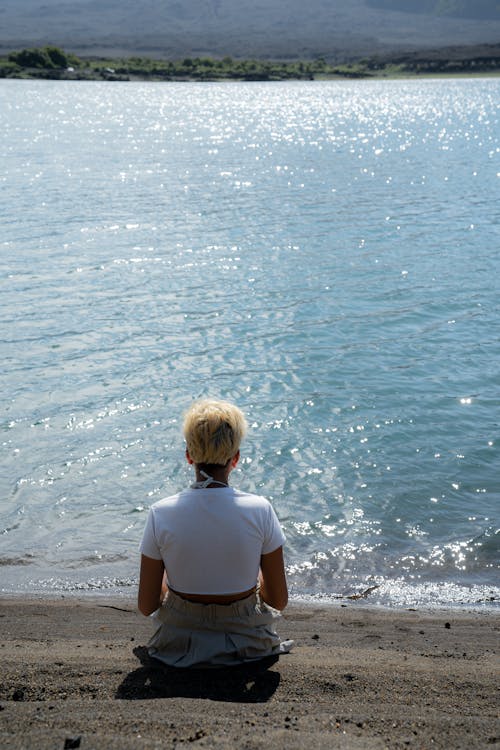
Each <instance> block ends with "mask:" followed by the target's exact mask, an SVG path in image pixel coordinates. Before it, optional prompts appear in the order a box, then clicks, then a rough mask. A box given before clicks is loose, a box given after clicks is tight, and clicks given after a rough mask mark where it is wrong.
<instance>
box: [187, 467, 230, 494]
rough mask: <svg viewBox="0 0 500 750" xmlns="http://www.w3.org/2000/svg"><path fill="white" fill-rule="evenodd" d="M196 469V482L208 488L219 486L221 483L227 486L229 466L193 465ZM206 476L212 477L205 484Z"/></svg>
mask: <svg viewBox="0 0 500 750" xmlns="http://www.w3.org/2000/svg"><path fill="white" fill-rule="evenodd" d="M195 471H196V484H199V485H204V486H205V487H206V488H208V489H212V488H215V487H220V486H221V485H226V486H229V474H230V471H231V468H230V466H220V467H218V466H217V467H210V468H205V467H203V466H198V465H197V466H195ZM207 477H208V478H210V479H212V480H213V481H212V482H209V483H208V484H207V481H208V479H207Z"/></svg>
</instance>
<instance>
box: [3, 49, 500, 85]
mask: <svg viewBox="0 0 500 750" xmlns="http://www.w3.org/2000/svg"><path fill="white" fill-rule="evenodd" d="M484 73H496V74H498V73H500V54H499V50H498V49H497V48H496V47H495V48H494V49H492V51H491V54H487V53H486V54H485V52H484V51H483V52H482V53H481V55H479V56H471V55H469V56H466V55H465V56H464V55H462V56H461V57H460V56H457V57H456V58H454V59H449V58H447V57H446V56H439V55H430V56H428V57H427V58H426V57H423V56H418V57H417V56H412V55H408V56H401V57H399V58H398V59H391V60H384V59H381V58H375V57H374V58H365V59H363V60H360V61H359V62H356V63H347V64H344V65H332V64H329V63H327V62H326V61H325V60H324V59H322V58H318V59H316V60H307V61H295V62H279V61H269V60H235V59H233V58H231V57H224V58H222V59H221V60H219V59H214V58H211V57H195V58H185V59H184V60H178V61H170V60H156V59H151V58H146V57H129V58H115V59H103V58H79V57H77V56H76V55H73V54H70V53H67V52H64V51H63V50H61V49H59V48H58V47H54V46H46V47H40V48H33V49H23V50H21V51H19V52H11V53H10V54H9V55H7V56H4V57H0V78H31V79H32V78H45V79H56V80H88V81H96V80H98V81H99V80H106V81H129V80H147V81H187V80H188V81H224V80H238V81H283V80H315V79H322V78H374V77H377V78H383V77H396V76H408V75H443V74H453V75H457V74H465V75H470V74H484Z"/></svg>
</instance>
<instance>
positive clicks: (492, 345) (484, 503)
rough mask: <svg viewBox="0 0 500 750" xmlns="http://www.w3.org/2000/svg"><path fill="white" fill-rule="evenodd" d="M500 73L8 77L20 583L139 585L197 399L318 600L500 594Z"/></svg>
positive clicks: (6, 203)
mask: <svg viewBox="0 0 500 750" xmlns="http://www.w3.org/2000/svg"><path fill="white" fill-rule="evenodd" d="M499 95H500V81H499V80H498V79H496V80H495V79H492V80H463V81H444V80H443V81H439V80H436V81H424V82H421V81H409V82H366V81H363V82H324V83H279V84H259V83H256V84H157V85H156V84H141V83H127V84H105V83H104V84H100V83H72V82H68V83H64V82H28V81H0V123H1V128H2V133H3V136H4V137H3V139H2V147H1V148H2V152H3V153H2V157H3V158H2V163H3V168H2V172H1V173H0V185H1V192H2V204H1V207H0V211H1V215H2V232H1V236H0V248H1V274H2V275H1V278H2V282H1V285H2V300H3V304H2V308H1V313H0V315H1V329H0V330H1V350H0V351H1V357H2V361H3V365H4V367H3V368H2V375H1V387H2V395H3V399H2V401H3V405H4V408H3V416H2V422H1V428H2V476H1V479H0V533H1V536H0V540H1V548H0V564H1V567H0V572H1V584H0V588H1V589H2V590H3V591H6V592H14V591H21V590H27V591H39V590H42V591H60V590H64V591H71V590H79V591H80V590H87V589H88V590H92V591H95V590H99V589H106V590H109V589H113V590H116V591H118V590H125V591H130V590H131V587H132V586H134V585H135V583H136V580H137V575H136V574H137V546H138V542H139V540H140V536H141V533H142V528H143V525H144V521H145V516H146V513H147V508H148V507H149V505H150V504H151V503H152V502H154V501H155V500H157V499H159V498H160V497H162V496H164V495H165V494H170V493H172V492H174V491H177V490H178V489H180V488H181V487H183V486H184V485H186V484H187V482H188V481H189V477H190V475H189V471H188V467H187V466H186V465H185V463H184V458H183V443H182V439H181V435H180V421H181V413H182V411H183V409H184V408H185V407H186V406H187V405H188V404H189V403H190V401H191V399H192V398H193V397H198V396H201V395H206V394H211V395H215V396H222V397H225V398H229V399H234V400H236V401H237V402H238V403H239V404H240V405H241V406H242V407H243V408H244V410H245V411H246V413H247V415H248V417H249V422H250V423H251V425H252V429H251V432H250V434H249V436H248V439H247V441H246V443H245V446H244V461H243V462H242V466H241V469H240V470H239V471H238V472H237V475H235V476H234V479H233V483H236V484H238V485H239V486H241V487H242V488H244V489H247V490H250V491H257V492H260V493H262V494H266V495H267V496H268V497H270V498H271V499H272V501H273V503H274V506H275V508H276V510H277V512H278V515H279V516H280V518H281V520H282V522H283V525H284V527H285V530H286V533H287V539H288V543H287V563H288V567H289V578H290V584H291V588H292V592H293V593H294V594H295V595H297V596H302V597H304V596H316V595H320V596H324V597H327V598H335V597H338V596H342V595H351V594H355V593H357V592H362V591H364V590H365V589H367V588H371V587H372V586H375V585H378V586H379V588H378V589H376V590H374V591H373V592H372V593H371V594H370V599H369V600H370V601H374V602H383V603H390V604H396V605H407V604H409V603H421V604H430V603H432V602H435V603H438V604H452V603H460V604H466V603H467V604H470V603H474V602H478V601H485V600H488V599H491V598H492V597H496V599H497V600H498V597H499V596H500V587H499V586H498V569H499V544H498V542H499V538H500V535H499V533H498V525H499V519H498V515H499V513H498V510H499V498H500V480H499V476H498V463H499V442H498V417H499V401H500V399H499V379H498V364H499V348H500V347H499V340H500V310H499V282H498V279H499V271H500V269H499V265H500V263H499V245H500V226H499V221H500V219H499V209H498V195H499V185H500V181H499V178H500V171H499V170H500V127H499V126H500V122H499V121H500V117H499V102H500V96H499Z"/></svg>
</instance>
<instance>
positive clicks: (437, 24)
mask: <svg viewBox="0 0 500 750" xmlns="http://www.w3.org/2000/svg"><path fill="white" fill-rule="evenodd" d="M499 8H500V4H499V3H498V2H497V0H489V2H487V1H486V0H470V1H468V0H348V1H346V0H309V2H307V3H304V2H303V0H252V2H251V3H250V2H248V1H247V0H107V1H106V2H103V0H22V2H20V1H19V0H2V3H1V6H0V52H6V51H7V52H8V51H11V50H14V49H19V48H22V47H29V46H42V45H45V44H55V45H58V46H60V47H63V48H65V49H67V50H70V51H72V52H75V53H76V54H80V55H92V54H96V55H109V56H116V55H121V54H126V55H132V54H136V55H149V56H156V57H162V58H171V59H182V58H183V57H193V56H204V55H210V56H215V57H223V56H224V55H230V56H232V57H234V58H240V59H241V58H258V59H287V60H293V59H313V58H317V57H324V58H325V59H327V60H328V61H330V62H342V61H349V60H355V59H357V58H359V57H360V56H363V55H373V54H377V53H381V54H385V53H387V52H391V51H394V50H407V51H411V50H418V49H424V48H438V47H441V46H451V45H473V44H478V43H497V42H499V41H500V10H499Z"/></svg>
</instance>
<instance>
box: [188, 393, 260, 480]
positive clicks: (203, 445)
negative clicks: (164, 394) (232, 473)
mask: <svg viewBox="0 0 500 750" xmlns="http://www.w3.org/2000/svg"><path fill="white" fill-rule="evenodd" d="M246 431H247V423H246V420H245V417H244V415H243V412H242V411H241V410H240V409H238V407H237V406H234V404H230V403H228V402H227V401H216V400H215V399H203V400H202V401H196V402H195V403H194V404H192V406H190V408H189V409H188V410H187V412H186V414H185V416H184V429H183V432H184V438H185V440H186V448H187V450H188V453H189V455H190V457H191V459H192V460H193V461H194V463H195V464H218V465H222V466H225V465H226V464H227V462H228V461H229V460H230V459H231V458H233V456H235V455H236V453H237V452H238V450H239V447H240V443H241V441H242V439H243V438H244V436H245V434H246Z"/></svg>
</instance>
